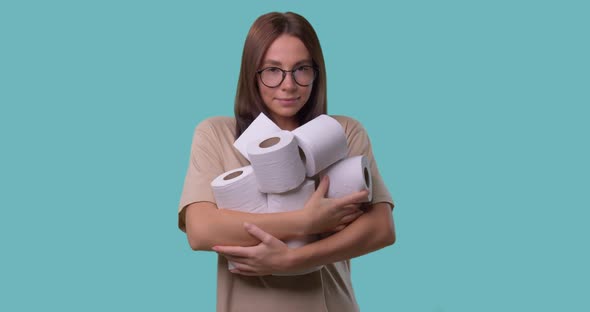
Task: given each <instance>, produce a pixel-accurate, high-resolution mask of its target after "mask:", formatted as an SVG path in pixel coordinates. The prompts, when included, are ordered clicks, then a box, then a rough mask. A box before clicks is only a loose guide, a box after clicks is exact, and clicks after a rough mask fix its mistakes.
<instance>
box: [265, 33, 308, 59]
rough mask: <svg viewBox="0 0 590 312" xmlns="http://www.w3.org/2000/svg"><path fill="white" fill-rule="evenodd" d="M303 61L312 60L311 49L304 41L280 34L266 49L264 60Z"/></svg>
mask: <svg viewBox="0 0 590 312" xmlns="http://www.w3.org/2000/svg"><path fill="white" fill-rule="evenodd" d="M302 61H311V56H310V55H309V51H307V48H306V47H305V45H304V44H303V42H302V41H301V40H300V39H299V38H297V37H294V36H291V35H281V36H279V37H278V38H277V39H276V40H275V41H273V43H272V44H271V45H270V46H269V47H268V50H266V54H265V55H264V59H263V62H267V63H269V62H271V63H280V64H281V65H293V64H296V63H299V62H302Z"/></svg>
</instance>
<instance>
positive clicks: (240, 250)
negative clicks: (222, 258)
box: [211, 246, 251, 257]
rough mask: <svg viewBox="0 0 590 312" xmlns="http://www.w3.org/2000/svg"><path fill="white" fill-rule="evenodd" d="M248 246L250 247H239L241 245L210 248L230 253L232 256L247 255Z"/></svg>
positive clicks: (225, 253) (226, 253)
mask: <svg viewBox="0 0 590 312" xmlns="http://www.w3.org/2000/svg"><path fill="white" fill-rule="evenodd" d="M248 248H251V247H241V246H213V247H212V248H211V249H213V251H215V252H218V253H221V254H224V255H230V256H234V257H248V256H249V252H248Z"/></svg>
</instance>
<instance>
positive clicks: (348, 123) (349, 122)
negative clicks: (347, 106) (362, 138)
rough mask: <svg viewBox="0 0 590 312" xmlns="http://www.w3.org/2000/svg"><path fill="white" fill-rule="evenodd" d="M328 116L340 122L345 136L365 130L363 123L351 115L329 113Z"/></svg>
mask: <svg viewBox="0 0 590 312" xmlns="http://www.w3.org/2000/svg"><path fill="white" fill-rule="evenodd" d="M330 117H332V118H334V119H336V120H337V121H338V122H339V123H340V125H341V126H342V128H343V129H344V133H346V136H347V137H349V136H351V135H358V134H359V133H364V132H365V128H364V127H363V125H362V124H361V123H360V122H359V121H358V120H356V119H354V118H352V117H348V116H343V115H330Z"/></svg>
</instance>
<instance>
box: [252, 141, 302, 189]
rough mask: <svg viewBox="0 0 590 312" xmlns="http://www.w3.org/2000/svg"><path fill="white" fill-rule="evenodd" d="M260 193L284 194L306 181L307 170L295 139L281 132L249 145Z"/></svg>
mask: <svg viewBox="0 0 590 312" xmlns="http://www.w3.org/2000/svg"><path fill="white" fill-rule="evenodd" d="M248 156H249V157H250V162H251V164H252V168H253V169H254V172H255V176H256V181H257V182H258V189H259V190H260V191H261V192H263V193H284V192H287V191H290V190H292V189H295V188H297V187H298V186H299V185H301V183H303V180H304V179H305V166H304V165H303V160H302V159H301V156H300V153H299V147H298V146H297V141H296V140H295V136H293V134H292V133H291V132H289V131H280V132H277V133H274V134H272V135H270V136H267V137H264V138H262V139H260V140H257V141H254V142H252V143H250V144H249V145H248Z"/></svg>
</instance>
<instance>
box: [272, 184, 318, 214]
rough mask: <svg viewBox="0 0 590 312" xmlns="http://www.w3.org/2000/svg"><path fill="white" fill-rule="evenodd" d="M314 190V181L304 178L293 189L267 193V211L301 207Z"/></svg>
mask: <svg viewBox="0 0 590 312" xmlns="http://www.w3.org/2000/svg"><path fill="white" fill-rule="evenodd" d="M313 192H315V182H314V181H313V180H311V179H306V180H305V181H304V182H303V183H302V184H301V185H300V186H299V187H297V188H296V189H294V190H291V191H288V192H285V193H281V194H272V193H271V194H267V199H268V212H287V211H293V210H298V209H301V208H303V206H305V203H306V202H307V200H308V199H309V198H310V197H311V195H312V194H313Z"/></svg>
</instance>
